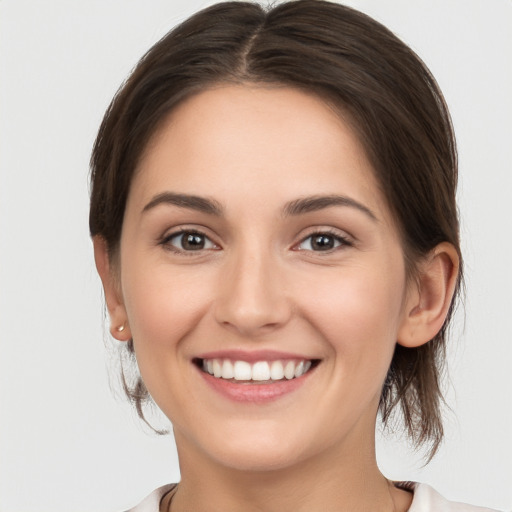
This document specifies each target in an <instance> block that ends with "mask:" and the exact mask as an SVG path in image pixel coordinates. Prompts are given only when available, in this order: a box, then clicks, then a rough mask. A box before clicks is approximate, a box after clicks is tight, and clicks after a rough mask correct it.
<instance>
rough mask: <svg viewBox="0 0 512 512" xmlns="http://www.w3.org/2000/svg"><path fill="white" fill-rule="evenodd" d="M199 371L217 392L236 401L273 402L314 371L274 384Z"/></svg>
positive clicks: (293, 389) (298, 386)
mask: <svg viewBox="0 0 512 512" xmlns="http://www.w3.org/2000/svg"><path fill="white" fill-rule="evenodd" d="M198 371H199V372H200V374H201V375H202V377H203V379H204V380H205V381H206V383H207V384H208V385H209V386H210V387H211V388H212V389H213V390H215V391H216V392H217V393H220V394H221V395H223V396H225V397H226V398H229V399H230V400H233V401H235V402H252V403H255V402H256V403H265V402H272V401H274V400H277V399H278V398H280V397H282V396H284V395H288V394H289V393H292V392H293V391H295V390H296V389H298V388H300V387H301V386H302V385H303V384H304V383H305V382H306V380H307V379H308V377H309V375H310V373H311V372H312V370H309V371H308V372H307V373H305V374H304V375H302V376H301V377H296V378H294V379H290V380H278V381H275V382H273V383H272V384H260V383H258V382H254V383H249V382H236V381H231V380H225V379H219V378H217V377H213V376H212V375H210V374H209V373H206V372H203V371H202V370H200V369H198Z"/></svg>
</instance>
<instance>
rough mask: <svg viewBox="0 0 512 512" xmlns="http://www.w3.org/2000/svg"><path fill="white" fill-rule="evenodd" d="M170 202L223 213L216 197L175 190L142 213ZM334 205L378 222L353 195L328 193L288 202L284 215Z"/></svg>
mask: <svg viewBox="0 0 512 512" xmlns="http://www.w3.org/2000/svg"><path fill="white" fill-rule="evenodd" d="M162 204H169V205H173V206H178V207H179V208H187V209H190V210H196V211H199V212H202V213H206V214H208V215H214V216H216V217H220V216H222V214H223V211H224V209H223V207H222V205H221V204H220V203H219V202H218V201H216V200H215V199H210V198H206V197H202V196H195V195H190V194H177V193H175V192H163V193H161V194H157V195H156V196H155V197H153V199H151V201H150V202H149V203H148V204H146V206H144V208H143V210H142V213H145V212H147V211H148V210H151V209H153V208H155V207H157V206H159V205H162ZM333 206H345V207H350V208H355V209H357V210H359V211H361V212H363V213H364V214H365V215H367V216H368V217H369V218H370V219H372V220H373V221H375V222H377V220H378V219H377V216H376V215H375V214H374V213H373V212H372V211H371V210H370V209H369V208H368V207H367V206H365V205H363V204H361V203H360V202H358V201H356V200H355V199H352V198H351V197H346V196H340V195H327V196H308V197H302V198H299V199H295V200H293V201H290V202H289V203H286V204H285V206H284V208H283V215H284V216H296V215H302V214H305V213H310V212H316V211H319V210H323V209H325V208H331V207H333Z"/></svg>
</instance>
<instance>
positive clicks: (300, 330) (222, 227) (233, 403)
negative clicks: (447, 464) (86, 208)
mask: <svg viewBox="0 0 512 512" xmlns="http://www.w3.org/2000/svg"><path fill="white" fill-rule="evenodd" d="M119 266H120V268H119V269H118V271H119V273H120V275H119V298H120V301H121V302H122V308H123V309H124V310H125V312H126V318H127V320H128V324H129V329H130V333H131V336H132V337H133V340H134V346H135V351H136V356H137V361H138V364H139V368H140V372H141V374H142V377H143V380H144V382H145V384H146V386H147V388H148V390H149V392H150V393H151V395H152V397H153V398H154V400H155V401H156V403H157V404H158V405H159V407H160V408H161V409H162V410H163V411H164V413H165V414H166V415H167V416H168V417H169V418H170V420H171V421H172V423H173V427H174V431H175V435H176V440H177V443H178V449H179V451H180V455H181V456H182V458H183V459H187V460H191V461H197V459H198V458H203V459H204V460H209V461H210V462H213V463H218V464H221V465H223V466H228V467H232V468H238V469H259V470H261V469H266V468H267V469H268V468H284V467H289V466H291V465H293V464H296V463H299V462H300V461H304V460H306V459H310V458H315V457H323V456H328V457H333V456H334V457H336V456H339V455H342V454H343V455H344V456H346V455H347V454H350V453H353V454H357V456H359V457H361V454H362V453H364V450H365V449H366V448H365V447H368V446H370V447H371V446H372V445H373V436H374V425H375V416H376V411H377V406H378V401H379V396H380V393H381V388H382V384H383V381H384V379H385V376H386V373H387V370H388V367H389V365H390V361H391V358H392V354H393V350H394V347H395V343H396V341H397V339H398V337H399V335H400V329H401V327H402V325H403V323H404V319H405V317H406V316H407V315H406V310H407V282H406V277H405V269H404V258H403V251H402V247H401V244H400V239H399V235H398V232H397V228H396V226H395V225H394V223H393V219H392V218H391V215H390V212H389V209H388V207H387V206H386V203H385V201H384V198H383V197H382V195H381V193H380V191H379V188H378V186H377V183H376V181H375V178H374V176H373V174H372V169H371V166H370V164H369V162H368V160H367V158H366V155H365V152H364V151H363V149H362V147H361V146H360V144H359V142H358V140H357V139H356V137H355V136H354V134H353V132H352V130H351V129H350V127H349V126H348V124H347V123H345V122H344V121H343V120H341V119H340V117H339V116H338V115H336V114H335V113H334V112H333V111H332V110H330V109H329V108H328V107H327V106H326V105H325V104H324V103H323V102H322V101H320V100H319V99H317V98H316V97H314V96H312V95H308V94H305V93H303V92H299V91H297V90H294V89H289V88H263V87H249V86H223V87H218V88H214V89H211V90H208V91H205V92H202V93H200V94H198V95H196V96H194V97H192V98H191V99H189V100H187V101H186V102H184V103H183V104H181V106H179V107H178V108H177V109H176V110H175V111H173V113H172V114H171V116H170V117H169V118H168V119H167V121H166V122H165V124H164V125H163V126H162V127H161V129H160V130H159V132H158V134H157V135H156V136H155V137H154V138H153V140H152V141H151V143H150V144H149V146H148V148H147V150H146V152H145V155H144V157H143V159H142V160H141V162H140V165H139V167H138V170H137V174H136V175H135V177H134V180H133V183H132V186H131V192H130V195H129V198H128V202H127V207H126V213H125V218H124V225H123V231H122V237H121V249H120V260H119ZM308 368H309V369H308ZM305 370H307V371H305ZM304 371H305V373H303V374H302V372H304ZM212 372H213V373H214V375H211V373H212ZM301 374H302V375H301ZM294 375H298V377H296V376H294ZM292 376H293V378H290V377H292Z"/></svg>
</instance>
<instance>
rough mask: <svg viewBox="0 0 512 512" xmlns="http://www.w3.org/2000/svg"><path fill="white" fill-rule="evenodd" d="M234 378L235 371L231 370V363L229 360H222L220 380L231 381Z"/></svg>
mask: <svg viewBox="0 0 512 512" xmlns="http://www.w3.org/2000/svg"><path fill="white" fill-rule="evenodd" d="M234 376H235V371H234V369H233V363H232V362H231V361H230V360H229V359H224V362H223V363H222V378H223V379H232V378H233V377H234Z"/></svg>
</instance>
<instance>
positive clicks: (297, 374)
mask: <svg viewBox="0 0 512 512" xmlns="http://www.w3.org/2000/svg"><path fill="white" fill-rule="evenodd" d="M303 373H304V361H301V362H300V363H299V364H298V365H297V366H296V367H295V377H300V376H301V375H302V374H303Z"/></svg>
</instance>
